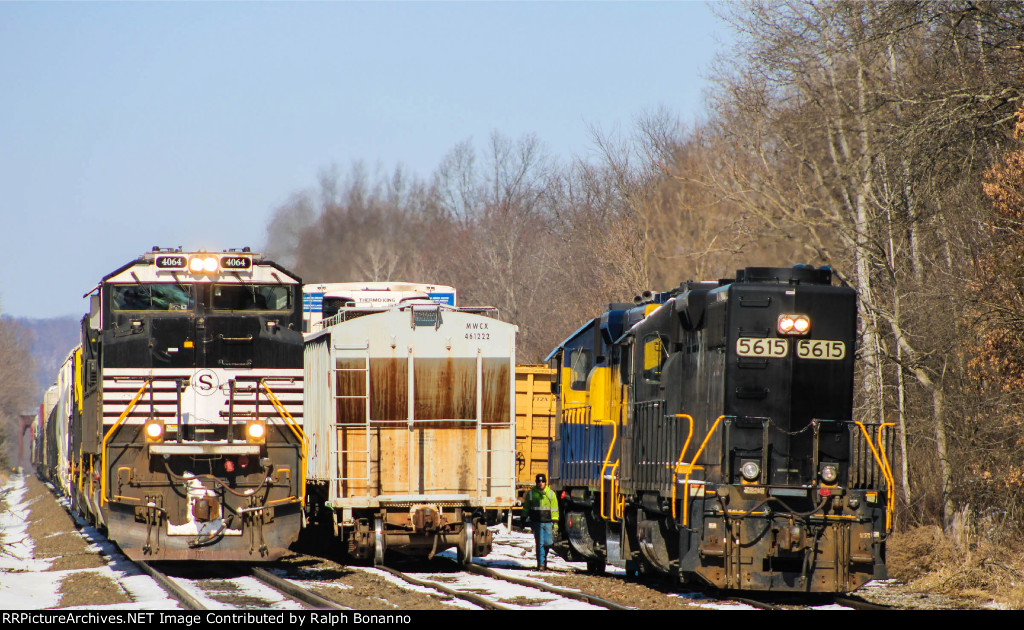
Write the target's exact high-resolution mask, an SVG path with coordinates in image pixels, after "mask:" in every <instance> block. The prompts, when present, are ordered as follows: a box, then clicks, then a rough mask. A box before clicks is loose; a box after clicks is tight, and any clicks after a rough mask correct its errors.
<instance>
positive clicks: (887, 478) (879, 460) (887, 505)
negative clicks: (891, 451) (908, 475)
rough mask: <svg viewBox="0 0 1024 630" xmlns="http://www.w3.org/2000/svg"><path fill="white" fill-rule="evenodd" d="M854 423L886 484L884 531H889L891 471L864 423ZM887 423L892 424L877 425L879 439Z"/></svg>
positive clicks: (890, 519) (856, 421)
mask: <svg viewBox="0 0 1024 630" xmlns="http://www.w3.org/2000/svg"><path fill="white" fill-rule="evenodd" d="M854 424H856V425H857V426H858V427H860V430H861V433H863V434H864V440H865V441H866V442H867V444H868V447H869V448H870V449H871V454H872V455H873V456H874V457H875V463H876V464H878V468H879V470H881V471H882V475H883V476H884V477H885V484H886V489H885V494H886V497H885V531H889V528H890V526H891V524H892V505H893V504H892V501H891V497H890V495H892V486H893V480H892V472H891V471H890V470H889V467H888V464H887V463H883V459H884V458H883V457H881V456H879V454H878V451H877V450H876V449H875V445H874V444H873V443H872V442H871V436H870V435H869V434H868V430H867V427H865V426H864V423H863V422H860V421H859V420H855V421H854ZM887 425H892V423H891V422H889V423H884V424H881V425H879V427H878V431H879V439H881V431H882V428H883V427H885V426H887ZM879 447H881V444H879ZM883 453H884V450H883Z"/></svg>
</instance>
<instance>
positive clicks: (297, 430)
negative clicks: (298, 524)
mask: <svg viewBox="0 0 1024 630" xmlns="http://www.w3.org/2000/svg"><path fill="white" fill-rule="evenodd" d="M260 384H261V385H263V389H265V390H266V391H267V398H269V399H270V402H271V404H273V405H274V409H276V410H277V414H278V415H279V416H281V418H283V419H284V421H285V424H287V425H288V428H289V429H291V430H292V433H294V434H295V437H296V438H298V440H299V471H300V472H299V477H300V479H299V486H300V492H299V497H301V502H302V504H303V505H305V504H306V449H307V448H308V440H307V438H306V432H305V431H303V430H302V427H300V426H299V423H297V422H295V418H293V417H292V414H290V413H288V410H287V409H285V407H284V405H283V404H281V401H280V400H278V399H277V396H276V395H275V394H274V392H272V391H271V390H270V386H269V385H267V383H266V381H262V380H261V381H260Z"/></svg>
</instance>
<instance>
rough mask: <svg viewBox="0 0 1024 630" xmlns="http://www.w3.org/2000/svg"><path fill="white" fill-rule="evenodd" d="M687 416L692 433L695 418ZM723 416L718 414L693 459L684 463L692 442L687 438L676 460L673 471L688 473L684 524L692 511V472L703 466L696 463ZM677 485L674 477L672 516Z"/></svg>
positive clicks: (687, 521)
mask: <svg viewBox="0 0 1024 630" xmlns="http://www.w3.org/2000/svg"><path fill="white" fill-rule="evenodd" d="M676 415H677V416H686V414H676ZM686 417H689V418H690V422H691V424H690V426H691V429H690V431H691V433H692V432H693V429H692V427H693V424H692V422H693V418H692V417H690V416H686ZM723 418H725V414H722V415H720V416H718V418H716V419H715V422H714V424H712V425H711V429H710V430H708V434H707V435H705V436H704V441H703V442H701V445H700V448H698V449H697V452H696V453H695V454H694V456H693V461H692V462H690V463H689V464H684V463H683V455H685V451H686V447H687V446H689V443H690V440H689V439H687V440H686V444H684V445H683V452H682V453H680V454H679V460H678V461H677V462H676V465H675V468H674V470H673V472H675V473H677V474H678V473H680V472H683V473H685V474H686V477H685V478H684V479H683V487H684V488H685V492H683V525H684V526H686V525H689V523H690V511H689V502H690V473H691V472H693V471H694V470H696V469H698V468H701V466H697V464H696V463H697V460H699V459H700V456H701V453H703V452H704V447H705V446H707V445H708V440H710V439H711V436H712V435H714V433H715V429H717V428H718V425H719V424H720V423H721V422H722V419H723ZM676 485H677V484H676V480H675V479H673V480H672V518H675V517H676V502H675V490H676Z"/></svg>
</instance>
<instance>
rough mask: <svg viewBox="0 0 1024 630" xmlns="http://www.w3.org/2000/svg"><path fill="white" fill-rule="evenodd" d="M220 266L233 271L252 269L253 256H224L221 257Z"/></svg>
mask: <svg viewBox="0 0 1024 630" xmlns="http://www.w3.org/2000/svg"><path fill="white" fill-rule="evenodd" d="M220 268H221V269H230V270H232V271H238V270H246V269H251V268H252V258H249V257H248V256H224V257H222V258H221V259H220Z"/></svg>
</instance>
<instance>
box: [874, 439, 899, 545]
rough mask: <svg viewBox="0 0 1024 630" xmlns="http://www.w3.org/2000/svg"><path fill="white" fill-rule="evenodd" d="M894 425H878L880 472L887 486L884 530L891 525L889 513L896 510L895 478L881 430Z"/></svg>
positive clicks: (887, 529)
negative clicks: (880, 455)
mask: <svg viewBox="0 0 1024 630" xmlns="http://www.w3.org/2000/svg"><path fill="white" fill-rule="evenodd" d="M894 426H896V423H895V422H883V423H881V424H879V425H878V451H879V452H880V453H881V454H882V457H881V464H882V474H883V475H885V483H886V485H887V486H888V487H887V491H886V493H885V510H886V513H885V515H886V520H885V530H886V532H888V531H889V529H890V525H891V523H890V517H889V515H890V514H893V513H895V511H896V493H895V492H894V491H893V488H894V487H895V485H896V482H895V480H894V479H893V476H892V466H890V465H889V456H888V455H887V454H886V452H885V446H884V442H883V440H882V431H883V430H885V428H886V427H894Z"/></svg>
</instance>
